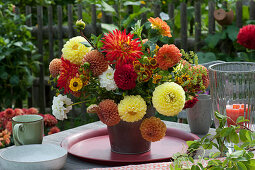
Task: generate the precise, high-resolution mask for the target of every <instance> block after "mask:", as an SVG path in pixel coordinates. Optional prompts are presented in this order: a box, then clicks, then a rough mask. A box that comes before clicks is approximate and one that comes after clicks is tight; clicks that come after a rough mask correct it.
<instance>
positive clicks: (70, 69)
mask: <svg viewBox="0 0 255 170" xmlns="http://www.w3.org/2000/svg"><path fill="white" fill-rule="evenodd" d="M61 60H62V67H61V69H60V76H59V78H58V81H57V87H59V89H62V88H63V89H64V94H66V93H68V92H70V88H69V84H70V80H71V79H72V78H74V77H75V76H76V74H77V73H78V68H79V67H78V66H77V65H75V64H72V63H70V61H68V60H65V59H64V58H63V57H62V58H61Z"/></svg>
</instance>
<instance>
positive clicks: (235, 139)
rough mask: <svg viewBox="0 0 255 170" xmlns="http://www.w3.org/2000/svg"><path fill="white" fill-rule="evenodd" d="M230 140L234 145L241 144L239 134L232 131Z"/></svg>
mask: <svg viewBox="0 0 255 170" xmlns="http://www.w3.org/2000/svg"><path fill="white" fill-rule="evenodd" d="M230 140H231V141H232V142H233V143H239V137H238V134H237V133H236V132H235V131H232V133H231V134H230Z"/></svg>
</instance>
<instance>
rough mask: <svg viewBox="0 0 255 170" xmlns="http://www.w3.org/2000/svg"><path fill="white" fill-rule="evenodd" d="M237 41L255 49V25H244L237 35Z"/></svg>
mask: <svg viewBox="0 0 255 170" xmlns="http://www.w3.org/2000/svg"><path fill="white" fill-rule="evenodd" d="M237 42H238V43H239V44H241V45H242V46H244V47H246V48H249V49H255V25H246V26H244V27H242V28H241V29H240V31H239V33H238V35H237Z"/></svg>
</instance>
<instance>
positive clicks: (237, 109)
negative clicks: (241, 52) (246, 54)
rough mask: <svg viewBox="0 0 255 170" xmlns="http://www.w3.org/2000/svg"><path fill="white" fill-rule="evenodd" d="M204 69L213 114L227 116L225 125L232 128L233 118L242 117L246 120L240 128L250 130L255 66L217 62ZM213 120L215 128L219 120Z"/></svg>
mask: <svg viewBox="0 0 255 170" xmlns="http://www.w3.org/2000/svg"><path fill="white" fill-rule="evenodd" d="M208 70H209V79H210V94H211V97H212V109H213V113H215V112H216V111H217V112H219V113H221V114H223V115H227V116H228V117H229V118H228V119H227V125H226V126H230V125H235V122H236V120H237V118H238V117H239V116H244V118H246V119H249V120H250V121H249V123H245V124H244V125H245V126H247V127H248V128H250V129H251V130H254V128H253V126H252V125H253V124H254V111H255V110H254V109H255V107H254V106H255V63H252V62H225V63H218V64H213V65H211V66H209V69H208ZM213 115H214V114H213ZM213 117H214V123H215V127H216V128H217V127H218V126H219V121H218V120H217V119H216V118H215V116H213Z"/></svg>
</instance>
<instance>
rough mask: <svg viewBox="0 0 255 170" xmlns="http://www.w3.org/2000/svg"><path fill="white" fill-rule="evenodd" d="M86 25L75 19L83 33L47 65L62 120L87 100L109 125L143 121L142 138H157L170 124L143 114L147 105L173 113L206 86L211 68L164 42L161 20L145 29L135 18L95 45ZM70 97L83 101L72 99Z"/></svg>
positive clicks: (165, 29) (165, 35) (57, 113)
mask: <svg viewBox="0 0 255 170" xmlns="http://www.w3.org/2000/svg"><path fill="white" fill-rule="evenodd" d="M149 25H150V26H149ZM84 27H85V23H83V21H81V20H79V21H77V28H78V29H79V31H80V33H81V35H82V36H77V37H74V38H71V39H70V40H69V41H67V42H66V44H65V45H64V48H63V49H62V53H63V54H62V56H59V57H60V58H58V59H53V60H52V61H51V63H50V65H49V70H50V73H51V80H50V82H51V83H52V84H56V87H57V88H58V89H55V90H56V94H57V96H56V97H54V100H53V106H52V109H53V114H54V115H55V116H56V117H57V119H59V120H64V119H67V115H68V112H69V111H70V110H71V108H72V105H75V104H78V103H83V102H84V103H86V105H87V107H88V108H87V112H88V113H97V114H98V117H99V119H100V120H101V121H102V122H103V123H105V124H106V125H107V126H114V125H116V124H118V123H119V122H120V121H126V122H136V121H139V120H143V123H142V125H141V127H140V130H141V133H142V136H143V137H144V138H145V139H146V140H148V141H158V140H160V139H161V138H163V137H164V135H165V132H166V127H165V126H164V123H163V122H162V121H161V120H160V119H159V118H155V117H154V116H152V117H151V118H145V115H146V111H147V109H148V107H149V106H153V107H154V108H155V109H156V111H157V112H158V113H160V114H163V115H167V116H175V115H177V114H178V113H179V112H180V111H181V110H182V109H183V108H184V105H185V103H187V102H188V101H189V100H192V102H189V103H192V104H186V105H185V106H186V107H189V106H193V105H194V103H195V102H196V101H197V100H194V97H195V96H196V94H197V93H198V92H199V91H204V90H205V89H206V88H207V87H208V84H209V81H208V74H207V69H206V68H205V67H202V66H198V65H197V55H196V54H195V53H194V52H187V53H186V52H185V51H184V50H180V49H178V47H176V46H175V45H174V44H171V43H169V44H168V43H164V42H171V37H172V35H171V31H170V27H169V26H168V24H167V23H166V22H165V21H163V20H162V19H160V18H150V19H148V22H147V27H146V28H145V26H144V25H141V21H137V23H136V24H135V26H134V28H132V31H131V32H129V33H127V31H126V30H117V29H116V30H113V31H112V32H108V33H106V34H104V35H99V37H97V38H95V36H94V40H95V41H93V43H92V42H91V41H90V40H89V39H88V38H87V37H85V36H84V34H83V29H84ZM147 33H148V35H146V34H147ZM163 40H164V41H163ZM60 63H61V64H60ZM192 64H193V65H192ZM68 96H74V97H76V98H77V99H78V100H79V101H80V102H78V103H72V101H71V100H70V99H69V98H68Z"/></svg>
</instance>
